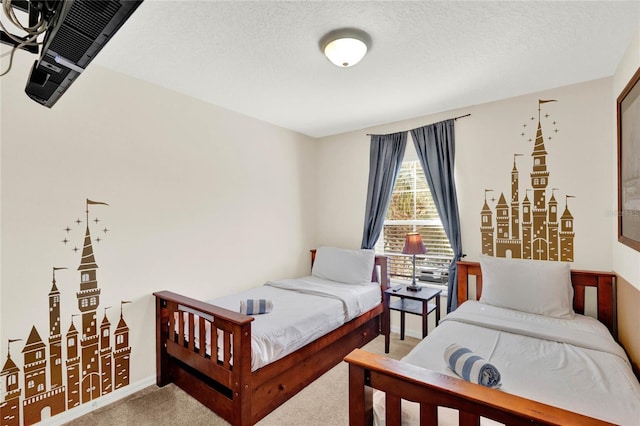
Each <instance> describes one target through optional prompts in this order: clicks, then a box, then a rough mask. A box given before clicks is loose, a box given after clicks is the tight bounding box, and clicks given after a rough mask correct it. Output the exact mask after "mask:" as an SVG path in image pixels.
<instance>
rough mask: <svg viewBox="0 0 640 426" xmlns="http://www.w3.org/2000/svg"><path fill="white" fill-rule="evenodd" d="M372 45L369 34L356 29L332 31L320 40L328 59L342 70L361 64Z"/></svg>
mask: <svg viewBox="0 0 640 426" xmlns="http://www.w3.org/2000/svg"><path fill="white" fill-rule="evenodd" d="M370 45H371V37H370V36H369V34H367V33H365V32H364V31H362V30H358V29H355V28H343V29H340V30H334V31H331V32H330V33H328V34H326V35H325V36H324V37H322V40H320V48H321V49H322V52H323V53H324V54H325V56H326V57H327V59H329V60H330V61H331V62H332V63H333V64H335V65H337V66H339V67H342V68H346V67H351V66H353V65H355V64H357V63H358V62H360V60H361V59H362V58H363V57H364V55H366V54H367V50H368V49H369V46H370Z"/></svg>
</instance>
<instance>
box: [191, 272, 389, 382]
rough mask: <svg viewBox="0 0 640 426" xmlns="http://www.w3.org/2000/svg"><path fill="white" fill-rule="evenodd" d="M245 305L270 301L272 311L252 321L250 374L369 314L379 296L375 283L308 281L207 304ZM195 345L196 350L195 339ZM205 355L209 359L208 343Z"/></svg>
mask: <svg viewBox="0 0 640 426" xmlns="http://www.w3.org/2000/svg"><path fill="white" fill-rule="evenodd" d="M246 299H269V300H271V301H273V310H272V311H271V312H269V313H268V314H262V315H255V316H254V318H255V319H254V321H253V322H252V323H251V369H252V371H255V370H257V369H258V368H260V367H263V366H265V365H267V364H269V363H271V362H273V361H276V360H278V359H280V358H283V357H284V356H286V355H288V354H290V353H292V352H294V351H296V350H297V349H300V348H301V347H303V346H305V345H306V344H308V343H311V342H312V341H314V340H316V339H317V338H319V337H321V336H323V335H325V334H327V333H328V332H330V331H332V330H334V329H336V328H338V327H339V326H341V325H342V324H344V323H346V322H348V321H350V320H352V319H353V318H355V317H357V316H359V315H361V314H363V313H364V312H367V311H369V310H371V309H373V308H374V307H375V306H376V305H378V304H379V303H380V301H381V292H380V285H379V284H377V283H363V284H362V285H353V284H343V283H337V282H334V281H329V280H324V279H321V278H317V277H313V276H308V277H304V278H298V279H287V280H281V281H271V282H268V283H266V284H265V285H263V286H260V287H256V288H252V289H249V290H246V291H243V292H240V293H235V294H232V295H229V296H225V297H220V298H216V299H213V300H210V301H208V302H207V303H210V304H212V305H216V306H220V307H222V308H225V309H229V310H231V311H235V312H238V311H239V307H240V301H241V300H246ZM185 329H186V327H185ZM195 334H196V336H198V331H197V330H196V331H195ZM207 335H208V333H207ZM194 343H195V344H196V346H198V345H199V342H198V341H197V338H196V341H195V342H194ZM220 343H221V342H220ZM219 346H220V344H219ZM206 351H207V353H208V354H210V353H211V350H210V342H208V341H207V342H206ZM219 355H220V354H219Z"/></svg>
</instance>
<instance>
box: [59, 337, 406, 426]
mask: <svg viewBox="0 0 640 426" xmlns="http://www.w3.org/2000/svg"><path fill="white" fill-rule="evenodd" d="M417 342H418V340H417V339H414V338H411V337H407V338H406V339H405V340H404V341H401V340H400V339H399V336H398V335H397V334H392V335H391V348H390V353H389V354H388V355H387V356H390V357H391V358H396V359H399V358H402V357H403V356H404V355H406V354H407V353H408V352H409V351H410V350H411V349H412V348H413V346H415V344H416V343H417ZM364 349H366V350H368V351H370V352H374V353H378V354H384V337H383V336H378V337H377V338H376V339H374V340H373V341H372V342H371V343H369V344H368V345H367V346H365V347H364ZM347 373H348V367H347V364H346V363H345V362H342V363H340V364H338V365H337V366H335V367H334V368H333V369H331V370H329V371H328V372H327V373H326V374H325V375H323V376H322V377H320V378H319V379H318V380H316V381H315V382H313V383H311V384H310V385H309V386H307V387H306V388H305V389H303V390H302V391H301V392H299V393H298V394H297V395H296V396H294V397H293V398H291V399H290V400H289V401H287V402H286V403H284V404H283V405H281V406H280V407H279V408H278V409H276V410H275V411H273V412H272V413H271V414H269V415H268V416H267V417H265V418H264V419H262V420H261V421H260V422H258V423H257V425H259V426H287V425H291V426H293V425H296V426H298V425H307V426H314V425H318V426H320V425H322V426H340V425H348V424H349V405H348V401H349V392H348V385H347V384H348V375H347ZM227 424H228V423H227V422H226V421H224V420H223V419H221V418H220V417H218V416H217V415H216V414H215V413H213V412H212V411H210V410H209V409H208V408H206V407H205V406H204V405H202V404H200V403H199V402H198V401H196V400H195V399H193V398H191V397H190V396H189V395H187V394H186V393H185V392H183V391H182V390H181V389H179V388H177V387H176V386H174V385H173V384H170V385H167V386H165V387H163V388H159V387H157V386H155V385H154V386H150V387H148V388H146V389H143V390H141V391H139V392H136V393H135V394H133V395H131V396H129V397H127V398H125V399H123V400H120V401H117V402H115V403H113V404H111V405H108V406H106V407H104V408H101V409H98V410H96V411H93V412H91V413H89V414H87V415H84V416H82V417H79V418H77V419H75V420H73V421H71V422H69V423H67V425H71V426H85V425H86V426H88V425H97V426H107V425H109V426H111V425H136V426H137V425H154V426H161V425H194V426H195V425H208V426H217V425H227Z"/></svg>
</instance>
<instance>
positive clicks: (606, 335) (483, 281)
mask: <svg viewBox="0 0 640 426" xmlns="http://www.w3.org/2000/svg"><path fill="white" fill-rule="evenodd" d="M471 277H474V278H475V284H476V285H475V291H469V284H472V282H473V280H474V279H473V278H471ZM470 278H471V279H470ZM614 278H615V276H614V275H613V274H611V273H599V272H589V271H570V270H569V269H568V265H566V264H560V263H557V262H532V261H519V260H511V259H496V258H489V257H483V259H482V260H481V262H480V263H473V262H459V263H458V296H459V300H458V304H459V307H458V309H457V310H456V311H454V312H453V313H451V314H449V315H447V317H445V318H444V319H443V320H442V321H441V322H440V325H438V327H437V328H436V329H435V330H434V331H433V332H432V333H430V334H429V336H428V337H427V338H425V339H424V340H422V341H421V342H420V343H419V344H418V345H417V346H416V347H415V348H414V349H413V350H412V351H411V352H410V353H409V354H408V355H407V356H406V357H404V358H403V359H402V360H401V361H395V360H391V359H388V358H386V357H383V356H378V355H374V354H370V353H367V352H365V351H362V350H355V351H353V352H352V353H351V354H349V355H348V356H347V357H346V361H347V362H348V363H349V376H350V382H349V392H350V401H349V403H350V422H349V423H350V425H364V424H371V423H373V422H375V423H376V424H379V425H382V424H392V425H396V424H403V425H404V424H407V425H409V424H411V425H417V424H422V425H438V424H440V425H450V424H451V425H455V424H460V425H478V424H480V423H481V419H482V424H483V425H485V424H495V422H496V421H497V422H499V423H503V424H560V425H568V424H576V425H589V424H621V425H630V426H634V425H638V424H640V384H639V383H638V381H637V378H636V377H635V376H634V374H633V372H632V368H631V365H630V363H629V360H628V358H627V357H626V354H625V353H624V351H623V350H622V348H621V347H620V346H619V345H618V344H617V343H616V342H615V340H614V338H613V336H615V332H616V324H615V321H616V313H615V286H614ZM587 287H588V288H593V289H595V293H597V295H596V298H597V309H596V312H595V313H596V314H597V317H598V320H599V321H598V320H595V319H593V318H591V317H587V316H584V315H581V314H583V313H584V311H585V299H588V298H589V296H585V295H587V294H589V291H585V288H587ZM472 293H475V296H476V297H477V298H478V299H479V301H475V300H468V301H467V299H468V298H469V297H470V296H471V295H472ZM451 344H458V345H460V346H464V347H466V348H468V349H470V350H471V352H472V353H473V354H475V355H477V356H479V357H480V358H481V359H482V360H485V361H486V362H490V363H491V364H492V365H493V366H495V367H496V368H497V370H498V371H499V372H500V376H501V387H500V389H490V388H488V387H484V386H480V385H478V384H475V383H470V382H468V381H464V380H462V379H461V378H459V376H457V375H456V374H455V373H454V372H453V371H452V369H451V367H450V366H449V365H448V364H447V360H446V359H445V350H446V348H447V347H448V346H449V345H451ZM373 389H376V391H375V392H373V391H372V390H373ZM454 409H455V411H454ZM578 413H580V414H578ZM490 419H492V420H490Z"/></svg>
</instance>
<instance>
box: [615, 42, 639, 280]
mask: <svg viewBox="0 0 640 426" xmlns="http://www.w3.org/2000/svg"><path fill="white" fill-rule="evenodd" d="M638 68H640V30H639V31H638V32H637V33H636V36H635V37H634V38H633V40H632V41H631V43H630V44H629V47H628V48H627V51H626V53H625V56H624V57H623V59H622V61H621V62H620V65H619V66H618V69H617V70H616V73H615V75H614V77H613V93H614V99H613V101H612V105H611V106H610V111H611V114H612V115H613V116H614V118H613V119H614V120H615V119H616V117H615V114H616V104H615V101H616V99H617V97H618V96H619V95H620V93H622V90H624V88H625V86H626V85H627V84H628V83H629V80H631V77H632V76H633V74H634V73H635V72H636V71H637V70H638ZM615 132H616V128H614V130H613V133H612V137H611V149H612V150H613V151H614V152H616V150H617V136H616V133H615ZM612 161H613V167H614V170H616V169H615V167H617V156H615V155H614V158H613V159H612ZM610 186H611V188H612V190H613V191H614V193H617V191H618V181H617V174H616V173H614V174H612V175H611V180H610ZM617 203H618V200H617V198H616V199H615V200H613V204H612V206H613V207H612V211H618V204H617ZM611 226H612V227H613V231H612V232H613V238H612V244H613V259H614V261H613V270H614V271H615V272H616V273H618V274H619V275H621V276H622V277H624V278H625V279H626V281H628V282H629V283H631V284H632V285H633V286H634V287H635V288H637V289H639V290H640V253H639V252H637V251H635V250H634V249H632V248H630V247H628V246H626V245H624V244H621V243H619V242H618V238H617V236H618V220H617V216H616V215H614V216H613V217H612V220H611Z"/></svg>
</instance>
